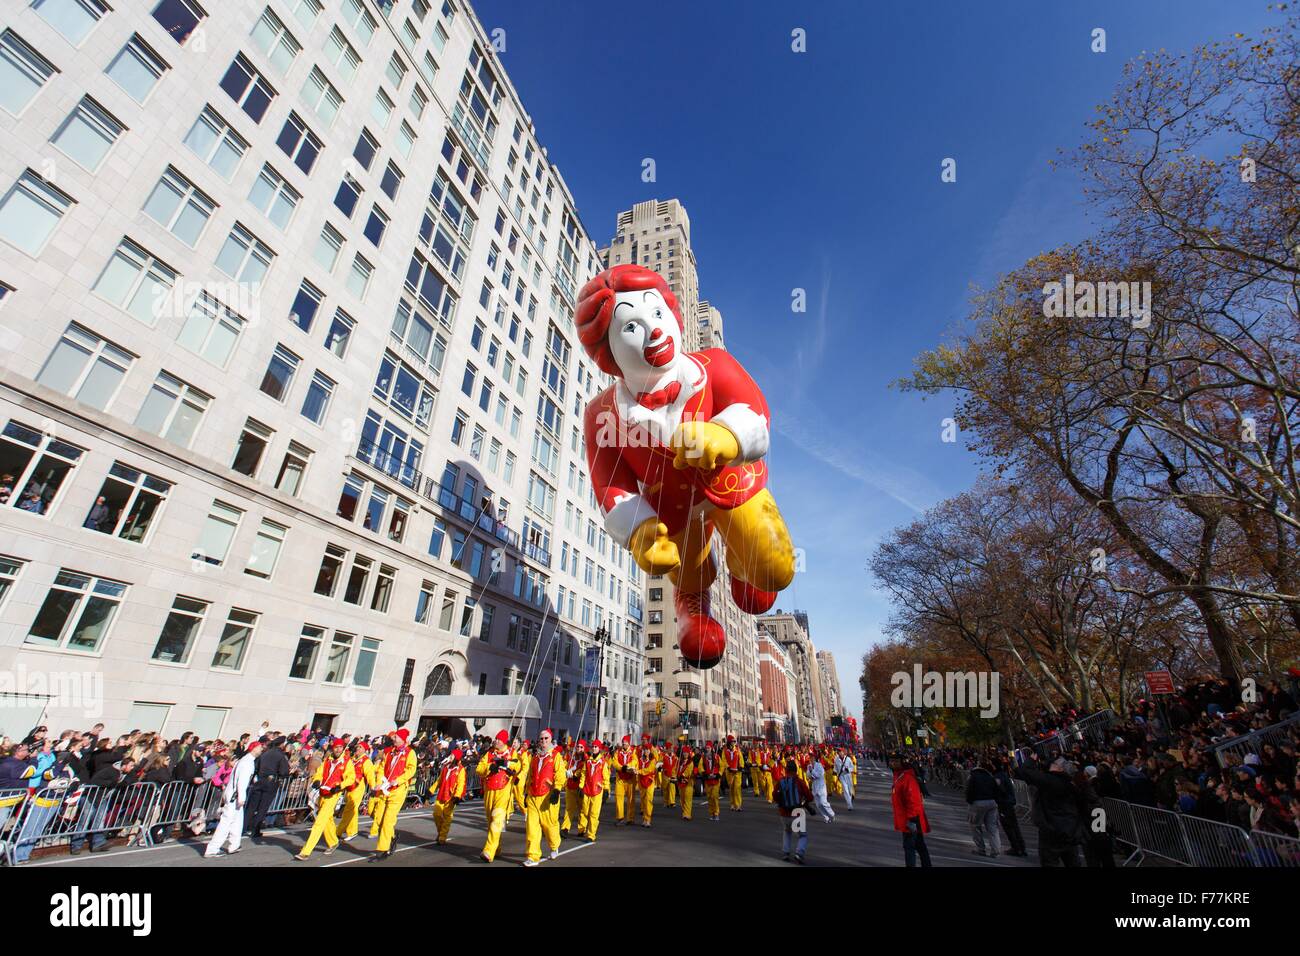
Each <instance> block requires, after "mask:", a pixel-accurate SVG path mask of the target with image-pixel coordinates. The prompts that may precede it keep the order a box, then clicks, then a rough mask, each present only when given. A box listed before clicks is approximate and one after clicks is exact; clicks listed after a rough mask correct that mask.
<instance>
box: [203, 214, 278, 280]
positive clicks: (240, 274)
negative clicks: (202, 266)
mask: <svg viewBox="0 0 1300 956" xmlns="http://www.w3.org/2000/svg"><path fill="white" fill-rule="evenodd" d="M274 259H275V253H274V252H272V251H271V250H270V249H269V248H268V247H267V246H266V245H265V244H264V243H263V242H262V241H261V240H260V239H258V238H257V237H256V236H255V235H253V234H252V233H251V232H249V231H248V230H247V229H245V228H244V227H243V226H242V225H240V224H239V223H235V226H234V228H233V229H231V230H230V235H229V236H227V237H226V244H225V245H224V246H222V247H221V252H220V253H219V254H218V255H217V261H216V266H217V268H218V269H220V270H221V271H222V272H224V273H225V274H226V275H228V276H230V277H232V278H235V279H239V280H240V281H241V282H249V283H254V284H255V283H258V282H261V281H262V280H263V279H264V278H266V273H267V271H268V270H269V269H270V268H271V262H272V260H274Z"/></svg>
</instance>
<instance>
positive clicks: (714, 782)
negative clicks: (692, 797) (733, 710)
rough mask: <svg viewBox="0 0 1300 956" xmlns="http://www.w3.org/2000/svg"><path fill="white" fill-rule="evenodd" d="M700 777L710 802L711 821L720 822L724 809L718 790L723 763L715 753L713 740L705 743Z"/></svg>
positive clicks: (720, 784)
mask: <svg viewBox="0 0 1300 956" xmlns="http://www.w3.org/2000/svg"><path fill="white" fill-rule="evenodd" d="M699 775H700V779H701V780H703V781H704V795H705V796H706V797H707V798H708V801H709V819H710V820H719V819H721V818H722V813H721V809H722V808H721V807H720V806H719V805H718V788H719V787H720V786H722V761H720V760H719V759H718V755H717V754H716V753H714V750H713V741H712V740H706V741H705V742H704V756H703V757H701V758H700V766H699Z"/></svg>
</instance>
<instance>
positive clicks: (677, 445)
mask: <svg viewBox="0 0 1300 956" xmlns="http://www.w3.org/2000/svg"><path fill="white" fill-rule="evenodd" d="M669 446H670V447H671V448H672V449H673V451H675V452H676V453H677V454H676V457H674V458H673V467H675V468H699V469H700V470H701V471H712V470H713V469H714V468H721V467H723V466H724V465H728V464H730V463H731V462H733V461H735V460H736V459H737V458H739V457H740V442H738V441H736V436H735V435H733V434H732V433H731V431H730V430H729V429H727V428H724V427H723V426H722V425H715V424H714V423H713V422H699V421H694V422H682V423H681V424H680V425H678V426H677V431H675V432H673V437H672V441H671V442H670V443H669Z"/></svg>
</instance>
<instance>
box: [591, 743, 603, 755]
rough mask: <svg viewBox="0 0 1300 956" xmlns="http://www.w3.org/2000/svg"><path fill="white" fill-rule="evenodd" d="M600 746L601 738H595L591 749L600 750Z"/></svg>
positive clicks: (593, 750)
mask: <svg viewBox="0 0 1300 956" xmlns="http://www.w3.org/2000/svg"><path fill="white" fill-rule="evenodd" d="M600 748H601V742H600V741H599V740H593V741H592V742H591V749H592V752H593V753H594V752H595V751H597V750H599V749H600Z"/></svg>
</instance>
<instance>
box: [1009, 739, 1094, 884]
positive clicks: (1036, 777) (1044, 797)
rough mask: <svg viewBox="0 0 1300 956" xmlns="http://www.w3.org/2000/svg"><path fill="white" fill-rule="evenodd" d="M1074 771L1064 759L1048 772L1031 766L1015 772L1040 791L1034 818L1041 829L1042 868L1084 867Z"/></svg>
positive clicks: (1081, 820)
mask: <svg viewBox="0 0 1300 956" xmlns="http://www.w3.org/2000/svg"><path fill="white" fill-rule="evenodd" d="M1034 759H1036V757H1035V758H1034ZM1074 772H1075V767H1074V765H1073V764H1072V763H1070V761H1068V760H1066V759H1065V758H1064V757H1057V758H1056V759H1055V760H1053V761H1052V763H1051V766H1050V767H1049V768H1048V771H1047V772H1046V773H1044V772H1043V771H1042V770H1039V769H1037V768H1036V767H1031V766H1019V767H1017V768H1016V769H1015V775H1016V776H1017V777H1019V778H1020V779H1021V780H1023V781H1025V783H1028V784H1030V785H1031V786H1034V787H1037V788H1038V796H1037V799H1035V800H1034V809H1033V816H1032V817H1031V819H1032V820H1033V823H1034V825H1035V826H1036V827H1037V828H1038V860H1039V863H1040V864H1041V865H1042V866H1082V865H1083V859H1082V857H1081V854H1080V852H1079V850H1080V845H1081V844H1082V842H1083V840H1082V836H1083V827H1084V824H1083V814H1082V812H1081V809H1080V794H1079V792H1078V790H1077V789H1076V787H1075V786H1074V782H1073V780H1072V777H1073V775H1074Z"/></svg>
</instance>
